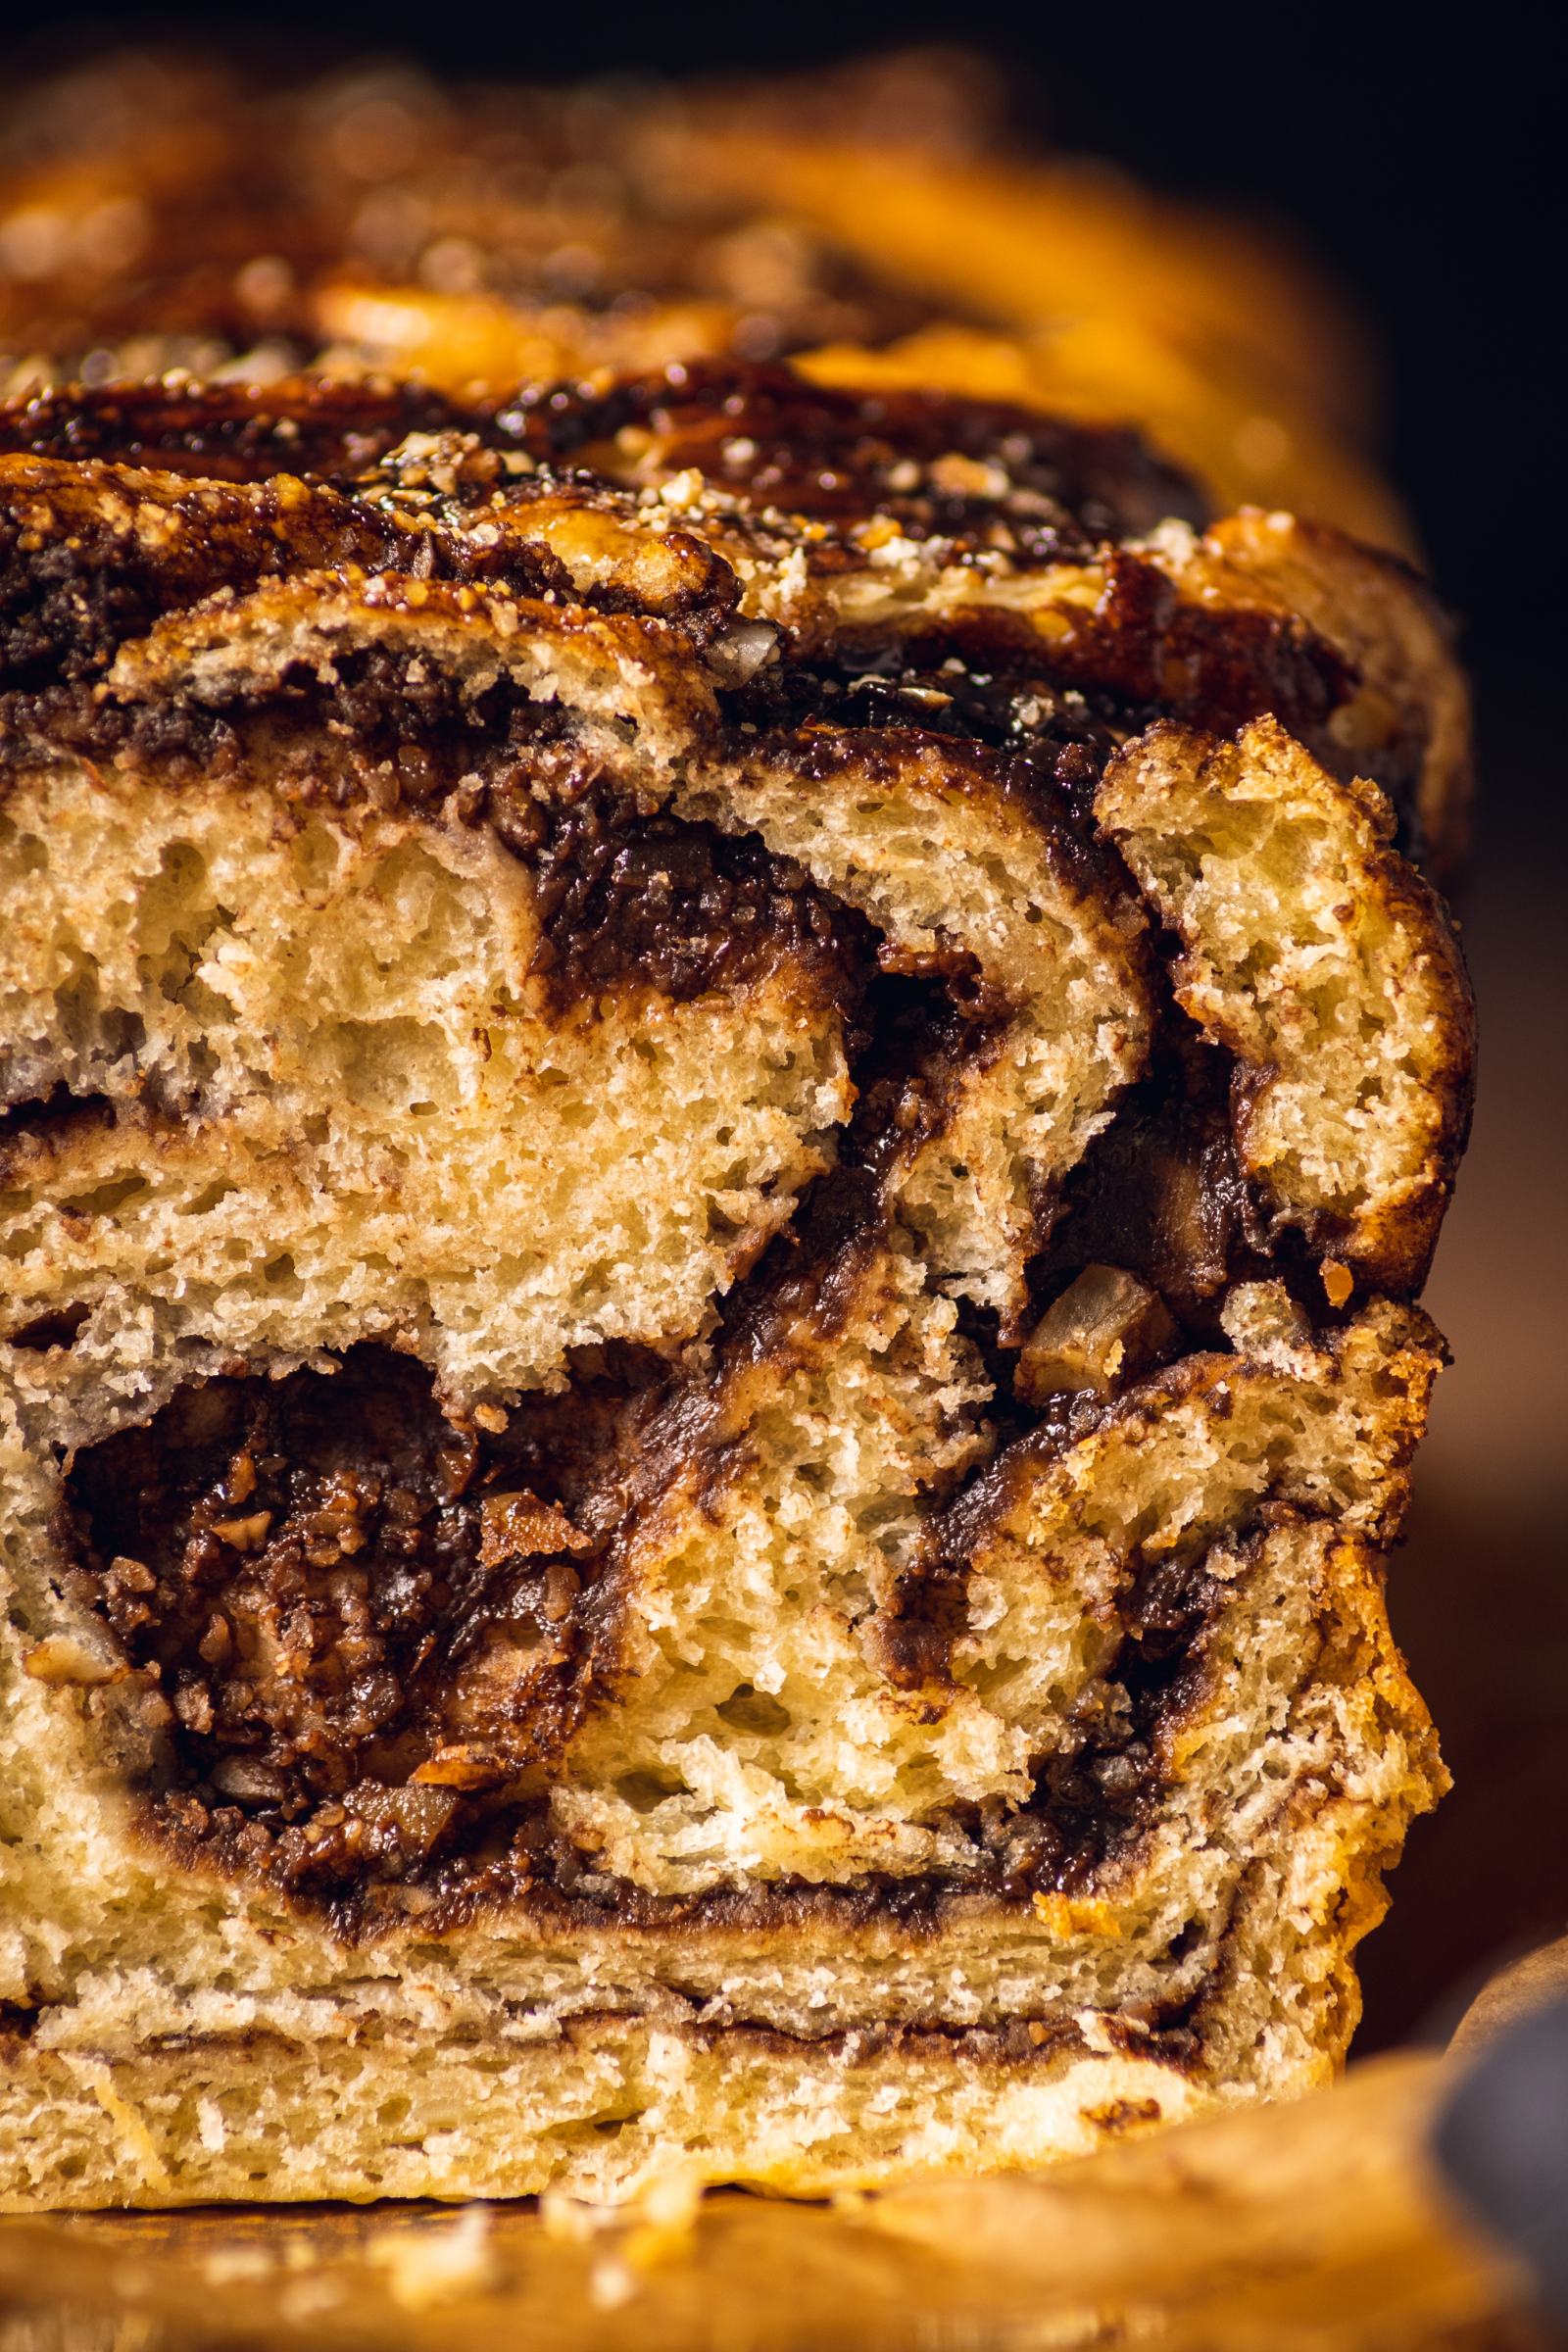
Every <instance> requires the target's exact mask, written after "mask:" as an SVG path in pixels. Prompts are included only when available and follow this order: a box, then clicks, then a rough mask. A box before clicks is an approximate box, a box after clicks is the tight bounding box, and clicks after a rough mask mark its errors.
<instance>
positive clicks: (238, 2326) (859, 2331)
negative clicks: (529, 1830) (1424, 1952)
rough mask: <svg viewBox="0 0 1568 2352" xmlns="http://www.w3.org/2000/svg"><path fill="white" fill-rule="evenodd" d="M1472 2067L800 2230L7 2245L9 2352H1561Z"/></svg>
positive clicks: (719, 2227) (1190, 2130)
mask: <svg viewBox="0 0 1568 2352" xmlns="http://www.w3.org/2000/svg"><path fill="white" fill-rule="evenodd" d="M1562 1965H1563V1964H1562V1962H1561V1960H1560V1959H1559V1960H1558V1962H1557V1963H1555V1964H1554V1965H1553V1964H1546V1965H1545V1966H1544V1965H1543V1963H1542V1962H1541V1961H1540V1960H1539V1959H1538V1960H1537V1961H1536V1962H1534V1963H1533V1964H1531V1966H1530V1968H1529V1969H1527V1971H1526V1972H1525V1974H1524V1976H1523V1978H1521V1977H1520V1976H1519V1975H1517V1974H1515V1975H1514V1976H1513V1977H1511V1978H1510V1979H1508V1980H1505V1981H1503V1982H1502V1983H1501V1984H1500V1985H1497V1986H1495V1987H1493V1988H1492V1989H1491V1990H1490V1991H1489V1992H1488V1994H1486V1995H1484V1996H1483V2000H1482V2002H1481V2003H1479V2004H1478V2005H1477V2009H1476V2010H1475V2011H1473V2012H1472V2013H1471V2018H1470V2019H1469V2020H1467V2021H1466V2027H1465V2029H1464V2030H1463V2031H1462V2033H1461V2034H1460V2035H1459V2036H1456V2042H1455V2054H1454V2055H1452V2056H1449V2057H1446V2058H1439V2057H1437V2056H1434V2055H1428V2054H1420V2055H1405V2056H1399V2057H1394V2058H1382V2059H1373V2060H1369V2061H1367V2062H1365V2063H1364V2064H1362V2065H1359V2066H1355V2067H1352V2068H1351V2069H1350V2071H1349V2073H1348V2076H1347V2078H1346V2080H1345V2082H1343V2083H1341V2084H1339V2085H1338V2086H1337V2087H1335V2088H1334V2089H1332V2090H1327V2091H1323V2092H1320V2093H1318V2094H1316V2095H1315V2096H1313V2097H1311V2098H1307V2099H1303V2100H1301V2101H1300V2102H1299V2103H1298V2104H1296V2105H1294V2106H1289V2107H1279V2108H1272V2109H1253V2110H1250V2111H1248V2112H1245V2113H1240V2114H1236V2115H1232V2116H1226V2117H1222V2118H1218V2119H1215V2120H1211V2121H1209V2122H1206V2123H1201V2124H1194V2125H1189V2126H1186V2127H1183V2128H1179V2129H1177V2130H1174V2131H1165V2132H1161V2133H1156V2134H1153V2135H1151V2136H1148V2137H1144V2138H1138V2139H1134V2140H1131V2141H1129V2142H1127V2143H1126V2144H1125V2145H1123V2146H1121V2147H1118V2148H1113V2149H1110V2150H1107V2151H1105V2152H1104V2153H1102V2154H1101V2155H1098V2156H1096V2157H1093V2158H1090V2159H1088V2160H1086V2161H1084V2162H1082V2163H1078V2164H1072V2165H1065V2166H1062V2167H1059V2168H1058V2169H1056V2170H1055V2171H1054V2172H1051V2173H1048V2174H1043V2175H1037V2176H1028V2177H1025V2176H1007V2177H1001V2178H997V2179H993V2180H979V2181H945V2182H935V2183H932V2184H930V2185H927V2186H923V2187H910V2188H905V2189H900V2190H895V2191H892V2192H890V2193H889V2194H887V2195H885V2196H881V2197H869V2198H858V2199H853V2200H846V2201H841V2202H840V2203H838V2204H836V2205H831V2206H828V2205H820V2206H802V2205H787V2204H783V2203H773V2202H769V2201H767V2200H764V2199H762V2198H758V2197H751V2196H742V2195H722V2196H716V2197H710V2198H708V2199H707V2200H706V2201H705V2202H703V2203H702V2204H701V2205H700V2206H694V2205H692V2204H691V2203H690V2201H689V2200H684V2199H682V2198H681V2197H679V2196H678V2195H673V2194H671V2195H666V2196H662V2197H656V2198H655V2199H654V2200H652V2203H651V2205H650V2206H649V2207H648V2208H646V2209H644V2210H642V2211H636V2212H632V2213H630V2214H622V2215H620V2216H618V2217H614V2218H610V2219H607V2218H605V2217H603V2216H595V2215H592V2214H587V2213H584V2212H582V2211H581V2210H580V2209H576V2208H566V2209H559V2210H549V2209H547V2210H546V2211H544V2212H541V2211H539V2210H538V2209H537V2208H536V2207H533V2206H469V2207H465V2208H462V2209H460V2210H458V2211H454V2210H453V2209H452V2208H439V2207H429V2206H379V2207H370V2208H362V2209H343V2208H334V2209H324V2208H314V2209H313V2208H304V2209H298V2208H295V2209H290V2208H276V2207H273V2208H264V2207H252V2208H245V2209H229V2210H223V2211H209V2212H195V2213H183V2214H172V2215H171V2214H143V2215H92V2216H76V2217H61V2218H58V2219H37V2220H35V2219H25V2220H20V2219H19V2220H9V2221H5V2222H0V2300H3V2302H4V2305H5V2308H6V2316H5V2317H4V2318H3V2319H0V2352H45V2348H46V2347H47V2348H48V2352H165V2347H167V2348H168V2352H177V2348H178V2347H194V2346H212V2347H218V2346H228V2347H239V2346H256V2347H260V2346H267V2347H305V2346H318V2347H321V2352H339V2348H341V2352H451V2348H452V2347H458V2346H461V2347H462V2352H838V2347H841V2346H842V2347H844V2352H851V2348H852V2347H853V2352H884V2348H886V2352H895V2348H897V2352H906V2348H907V2352H1024V2348H1025V2347H1027V2348H1029V2352H1036V2348H1038V2352H1047V2348H1048V2347H1049V2348H1050V2352H1065V2348H1068V2347H1078V2346H1101V2345H1105V2346H1109V2345H1127V2346H1131V2345H1140V2346H1142V2345H1149V2346H1158V2347H1171V2348H1172V2352H1175V2348H1177V2347H1179V2348H1180V2352H1198V2348H1199V2347H1202V2348H1203V2352H1331V2348H1332V2352H1352V2348H1353V2352H1374V2348H1376V2352H1417V2348H1419V2352H1428V2348H1429V2347H1438V2346H1443V2347H1459V2346H1464V2347H1473V2348H1478V2352H1479V2348H1480V2347H1488V2348H1495V2352H1537V2348H1538V2347H1544V2346H1545V2345H1546V2344H1547V2342H1548V2341H1549V2340H1550V2339H1549V2338H1548V2337H1547V2336H1546V2335H1545V2334H1544V2332H1543V2331H1542V2330H1541V2329H1540V2327H1538V2326H1537V2325H1536V2324H1535V2323H1533V2322H1532V2321H1531V2320H1530V2319H1529V2317H1528V2316H1527V2311H1526V2290H1525V2285H1524V2281H1523V2279H1522V2278H1521V2277H1520V2275H1519V2274H1518V2272H1517V2271H1516V2270H1515V2268H1514V2267H1513V2266H1512V2264H1511V2263H1510V2262H1509V2261H1508V2260H1507V2259H1506V2258H1505V2257H1504V2256H1503V2255H1502V2254H1501V2253H1500V2252H1499V2251H1497V2250H1496V2249H1495V2248H1493V2247H1490V2246H1488V2245H1486V2244H1485V2243H1484V2242H1483V2241H1482V2239H1481V2237H1480V2235H1479V2234H1478V2233H1477V2232H1476V2231H1475V2230H1474V2229H1472V2228H1471V2227H1470V2226H1469V2224H1468V2223H1467V2222H1465V2221H1464V2220H1463V2219H1462V2217H1461V2216H1460V2215H1459V2214H1458V2212H1457V2211H1456V2210H1455V2208H1454V2207H1453V2206H1452V2205H1451V2204H1450V2203H1449V2201H1448V2199H1447V2197H1446V2193H1445V2192H1444V2191H1443V2189H1442V2188H1441V2186H1440V2185H1439V2183H1438V2181H1437V2180H1436V2179H1435V2177H1434V2175H1433V2172H1432V2169H1431V2166H1430V2163H1429V2161H1428V2159H1427V2155H1426V2138H1427V2132H1428V2127H1429V2124H1430V2119H1431V2117H1432V2114H1433V2112H1434V2109H1435V2107H1436V2105H1437V2103H1438V2101H1439V2100H1440V2098H1441V2097H1442V2095H1443V2091H1444V2087H1445V2085H1446V2082H1449V2081H1450V2080H1451V2079H1452V2073H1453V2070H1454V2069H1455V2068H1456V2067H1458V2066H1460V2065H1462V2064H1463V2063H1465V2051H1466V2049H1467V2048H1470V2047H1473V2046H1474V2044H1475V2042H1476V2040H1477V2039H1478V2038H1479V2037H1480V2036H1481V2035H1482V2034H1484V2033H1485V2031H1486V2030H1487V2029H1488V2027H1489V2026H1491V2025H1494V2024H1495V2023H1496V2022H1498V2021H1499V2020H1503V2019H1505V2018H1506V2017H1507V2015H1508V2014H1509V2013H1510V2012H1511V2011H1512V2010H1513V2009H1514V2008H1515V2007H1517V2006H1518V2005H1520V2003H1521V2002H1522V2001H1524V2000H1526V1999H1528V1998H1529V1997H1531V1996H1532V1995H1539V1993H1540V1992H1541V1991H1543V1990H1545V1989H1549V1988H1550V1987H1551V1985H1553V1984H1555V1983H1557V1982H1560V1981H1561V1971H1562Z"/></svg>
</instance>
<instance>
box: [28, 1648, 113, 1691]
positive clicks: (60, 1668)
mask: <svg viewBox="0 0 1568 2352" xmlns="http://www.w3.org/2000/svg"><path fill="white" fill-rule="evenodd" d="M22 1670H23V1672H24V1673H25V1674H28V1675H30V1676H31V1677H32V1680H33V1681H34V1682H35V1683H54V1684H59V1685H64V1686H70V1687H72V1688H73V1689H75V1690H78V1691H90V1690H93V1689H95V1688H96V1687H97V1686H98V1685H99V1684H101V1683H114V1682H118V1681H119V1680H120V1677H121V1676H122V1675H123V1673H124V1672H125V1666H124V1663H123V1660H122V1659H120V1658H117V1657H116V1656H115V1654H114V1652H113V1651H112V1650H110V1649H109V1648H108V1647H107V1646H100V1645H99V1644H98V1643H96V1642H84V1641H83V1640H82V1639H81V1637H80V1635H78V1634H46V1635H45V1636H44V1639H43V1640H42V1641H41V1642H34V1643H33V1644H32V1647H31V1648H30V1649H28V1650H25V1652H24V1653H23V1659H22Z"/></svg>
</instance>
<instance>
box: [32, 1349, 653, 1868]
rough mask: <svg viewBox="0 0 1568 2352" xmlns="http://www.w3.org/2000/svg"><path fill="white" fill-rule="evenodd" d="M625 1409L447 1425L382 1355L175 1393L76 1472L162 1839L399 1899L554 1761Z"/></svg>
mask: <svg viewBox="0 0 1568 2352" xmlns="http://www.w3.org/2000/svg"><path fill="white" fill-rule="evenodd" d="M622 1401H623V1392H622V1391H621V1390H620V1389H619V1388H618V1387H616V1386H614V1385H613V1384H611V1383H609V1382H603V1381H601V1382H598V1383H593V1382H588V1383H583V1384H579V1386H578V1387H577V1388H576V1389H575V1390H574V1391H573V1393H572V1394H571V1395H570V1396H569V1397H561V1398H555V1399H544V1400H540V1401H537V1402H535V1403H533V1404H531V1405H528V1406H525V1407H523V1408H521V1409H518V1410H515V1411H514V1412H513V1413H512V1414H511V1415H510V1416H509V1417H508V1421H507V1427H506V1428H505V1430H504V1431H502V1432H500V1433H499V1434H491V1433H489V1432H487V1431H484V1430H480V1429H477V1428H472V1427H469V1428H460V1427H458V1426H456V1425H455V1424H454V1423H452V1422H450V1421H448V1420H446V1419H445V1418H444V1417H443V1415H442V1414H441V1412H440V1410H439V1408H438V1407H437V1405H436V1403H435V1401H434V1397H433V1395H432V1388H431V1382H430V1379H429V1376H428V1374H427V1373H425V1372H424V1371H422V1370H421V1369H420V1368H419V1367H418V1366H417V1365H415V1364H413V1363H411V1362H409V1361H408V1360H407V1359H405V1358H402V1357H399V1356H396V1355H393V1354H391V1353H390V1352H389V1351H387V1350H385V1349H382V1348H370V1347H367V1348H357V1349H355V1350H354V1351H353V1352H352V1353H351V1354H350V1355H349V1357H348V1358H347V1359H346V1361H345V1362H344V1363H343V1365H342V1367H341V1369H340V1370H338V1371H337V1372H335V1373H331V1374H327V1373H322V1372H318V1371H301V1372H296V1373H293V1374H291V1375H290V1376H288V1377H287V1378H286V1379H283V1380H280V1381H275V1382H274V1381H268V1380H241V1379H226V1380H215V1381H211V1382H208V1383H206V1384H204V1385H202V1386H199V1387H192V1388H187V1389H185V1390H182V1391H181V1392H180V1393H179V1395H178V1396H177V1397H174V1398H173V1400H172V1402H171V1403H170V1404H168V1405H166V1406H165V1408H164V1409H163V1411H162V1412H160V1413H159V1414H158V1415H157V1416H156V1418H155V1419H154V1420H153V1421H152V1422H150V1423H149V1424H148V1425H147V1426H146V1427H145V1428H141V1429H130V1430H126V1431H123V1433H121V1434H120V1435H119V1436H117V1437H114V1438H110V1439H107V1440H105V1441H104V1442H103V1443H101V1444H100V1445H97V1446H91V1447H89V1448H87V1449H86V1450H85V1451H83V1452H82V1453H81V1454H80V1455H78V1457H77V1459H76V1461H75V1463H74V1465H73V1469H72V1470H71V1472H70V1475H69V1478H68V1480H67V1499H66V1501H65V1504H64V1506H63V1514H62V1515H63V1519H64V1522H65V1529H66V1541H67V1544H68V1546H69V1549H70V1551H71V1553H72V1554H73V1558H74V1560H75V1562H76V1567H75V1571H74V1574H75V1579H76V1581H77V1583H78V1585H79V1587H80V1589H81V1591H82V1593H83V1595H84V1596H85V1597H86V1598H87V1599H88V1600H89V1601H90V1604H91V1605H92V1606H93V1608H94V1609H95V1610H96V1611H97V1612H98V1613H99V1614H100V1615H101V1616H102V1617H103V1618H104V1620H105V1621H106V1623H107V1624H108V1625H109V1626H110V1627H111V1628H112V1629H113V1631H114V1633H115V1634H116V1635H117V1636H118V1638H119V1640H120V1642H121V1643H122V1645H123V1653H124V1656H125V1658H126V1659H127V1660H128V1661H129V1662H130V1664H131V1666H132V1668H133V1669H134V1671H135V1672H136V1673H137V1674H138V1675H139V1676H140V1677H141V1678H143V1680H144V1681H145V1683H146V1685H147V1689H148V1693H149V1696H148V1700H147V1701H146V1703H145V1706H144V1710H143V1713H144V1719H148V1720H150V1722H151V1725H152V1726H153V1728H154V1729H155V1731H157V1733H158V1735H159V1736H158V1740H157V1747H158V1760H157V1762H156V1763H155V1765H154V1767H153V1773H152V1783H151V1785H152V1787H153V1789H154V1790H155V1791H156V1795H155V1808H156V1809H157V1810H159V1811H160V1812H161V1813H162V1814H163V1815H164V1817H165V1819H166V1822H167V1825H168V1826H169V1827H170V1828H172V1829H178V1830H180V1831H182V1832H183V1833H184V1835H185V1836H186V1837H190V1836H193V1835H194V1836H196V1837H198V1838H202V1837H205V1836H206V1835H207V1834H208V1833H209V1831H215V1832H217V1833H220V1834H221V1842H222V1844H223V1845H224V1846H225V1848H226V1849H227V1852H228V1854H229V1855H230V1856H231V1857H232V1859H233V1861H235V1862H236V1863H239V1864H241V1865H247V1864H248V1865H249V1866H250V1867H252V1868H257V1867H261V1868H263V1869H265V1870H266V1871H267V1872H268V1873H269V1875H273V1876H276V1877H277V1878H279V1879H280V1880H282V1881H283V1882H285V1883H287V1884H289V1885H298V1886H300V1887H307V1888H308V1887H312V1886H313V1885H318V1884H320V1883H323V1882H333V1881H340V1880H341V1879H342V1878H343V1877H344V1876H350V1877H353V1876H357V1875H361V1874H364V1875H367V1876H370V1877H378V1878H400V1877H403V1876H405V1875H406V1874H407V1873H409V1872H410V1871H411V1870H413V1869H416V1868H417V1867H418V1866H420V1865H422V1864H424V1863H426V1862H427V1861H428V1860H429V1859H430V1858H431V1857H432V1855H434V1854H435V1853H437V1852H438V1851H440V1850H443V1849H444V1847H445V1846H446V1845H447V1844H448V1843H449V1842H450V1840H451V1838H452V1837H453V1834H454V1832H455V1830H456V1829H457V1828H458V1827H459V1826H460V1823H461V1824H463V1825H465V1826H467V1827H469V1828H471V1826H472V1822H473V1818H474V1815H475V1812H476V1810H478V1809H480V1800H483V1802H484V1803H485V1804H488V1801H489V1799H490V1796H491V1793H492V1792H493V1791H495V1790H496V1789H500V1788H502V1787H504V1786H507V1785H508V1784H515V1783H516V1782H517V1781H518V1780H519V1778H520V1779H524V1780H525V1779H526V1776H527V1775H528V1773H529V1771H530V1769H531V1768H533V1767H536V1766H538V1765H539V1764H541V1763H542V1762H544V1761H545V1760H547V1759H548V1758H550V1757H551V1756H552V1755H554V1754H555V1753H557V1752H558V1750H559V1749H560V1747H561V1745H562V1742H563V1741H564V1738H565V1737H566V1735H567V1733H568V1732H569V1730H570V1728H571V1724H572V1721H573V1717H574V1713H575V1711H576V1708H577V1706H578V1703H579V1701H578V1692H577V1685H578V1680H579V1675H578V1669H579V1663H580V1660H581V1659H582V1657H583V1654H584V1652H585V1649H586V1647H587V1645H588V1642H589V1641H590V1639H591V1634H590V1628H591V1622H592V1616H593V1607H594V1592H595V1572H596V1566H597V1562H598V1559H599V1557H600V1554H601V1550H602V1545H601V1544H600V1543H599V1541H598V1540H597V1539H596V1537H595V1536H594V1535H593V1534H592V1533H589V1532H586V1531H585V1528H584V1526H583V1525H581V1524H579V1521H580V1520H581V1519H583V1518H584V1517H585V1516H586V1517H589V1518H591V1511H590V1510H589V1508H588V1506H589V1503H590V1498H591V1495H592V1491H593V1485H594V1478H595V1470H596V1465H597V1463H598V1462H599V1460H600V1459H601V1455H602V1449H603V1447H604V1446H605V1444H606V1441H607V1436H608V1433H609V1431H610V1429H611V1427H612V1425H613V1417H614V1414H615V1411H616V1410H617V1408H618V1407H619V1406H620V1404H621V1402H622ZM494 1417H496V1418H500V1416H499V1415H496V1416H494ZM574 1513H575V1514H576V1516H574V1515H573V1514H574Z"/></svg>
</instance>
